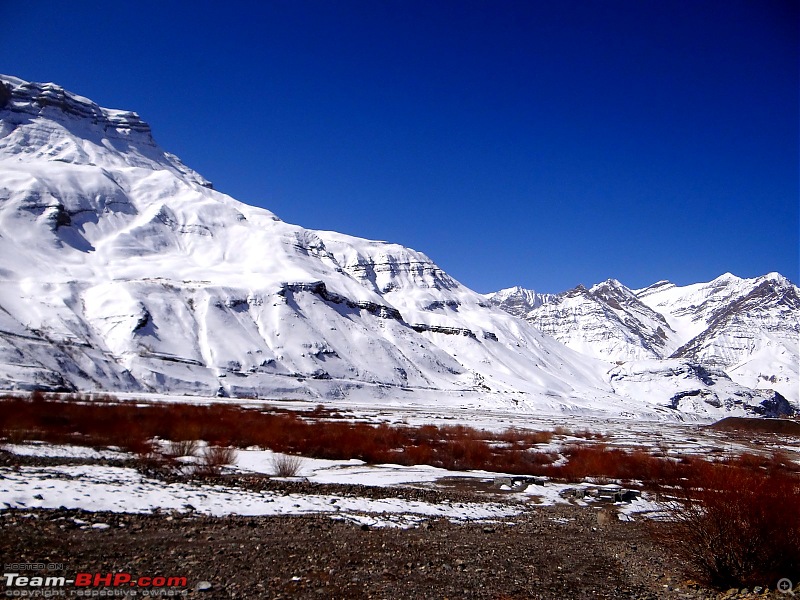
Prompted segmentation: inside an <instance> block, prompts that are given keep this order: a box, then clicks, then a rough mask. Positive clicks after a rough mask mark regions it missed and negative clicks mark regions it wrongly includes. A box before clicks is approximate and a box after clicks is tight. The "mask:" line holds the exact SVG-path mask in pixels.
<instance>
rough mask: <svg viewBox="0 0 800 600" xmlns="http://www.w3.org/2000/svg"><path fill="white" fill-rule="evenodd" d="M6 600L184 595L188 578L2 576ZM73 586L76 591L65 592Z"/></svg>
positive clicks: (82, 574)
mask: <svg viewBox="0 0 800 600" xmlns="http://www.w3.org/2000/svg"><path fill="white" fill-rule="evenodd" d="M3 579H4V580H5V581H4V583H5V585H6V591H5V594H4V595H5V596H7V597H29V598H30V597H40V598H49V597H58V596H65V597H66V596H84V597H86V596H89V597H99V596H105V597H109V596H111V597H114V596H126V597H137V596H143V597H144V596H183V595H185V594H187V593H188V590H187V589H186V585H187V583H186V577H163V576H161V575H157V576H155V577H148V576H143V577H134V576H133V575H131V574H130V573H125V572H119V573H77V574H76V575H75V577H74V578H70V579H67V578H66V577H65V576H63V575H50V574H48V575H46V576H42V575H31V574H26V573H3ZM68 586H74V589H64V588H67V587H68Z"/></svg>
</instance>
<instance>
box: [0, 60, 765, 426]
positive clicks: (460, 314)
mask: <svg viewBox="0 0 800 600" xmlns="http://www.w3.org/2000/svg"><path fill="white" fill-rule="evenodd" d="M0 82H2V86H1V87H0V106H1V107H2V108H0V256H3V259H4V260H3V263H2V265H0V387H2V388H6V389H8V388H11V389H32V388H43V389H52V390H109V391H118V392H119V391H127V392H158V393H170V394H200V395H220V396H238V397H242V396H245V397H256V396H258V397H281V398H286V397H291V398H302V399H312V400H314V401H329V400H330V401H332V400H336V399H340V398H351V399H357V400H364V401H369V400H373V399H375V400H377V399H388V400H390V401H392V402H402V403H419V402H435V403H436V404H437V405H441V404H443V403H450V404H452V405H455V406H464V407H474V406H487V407H492V408H513V409H514V410H538V411H547V412H569V411H580V412H584V413H592V414H603V415H608V414H623V413H624V414H630V415H638V416H649V417H652V418H683V417H686V416H687V415H688V416H690V415H689V413H686V414H684V413H683V412H681V411H682V409H681V408H680V406H679V407H678V408H675V407H674V406H672V404H673V403H672V401H671V400H670V398H672V396H673V395H674V394H672V395H670V396H669V397H665V399H664V401H663V402H661V403H655V404H654V403H652V402H649V401H647V400H643V398H644V397H645V396H646V394H645V393H644V392H643V391H642V389H644V388H642V389H639V388H637V387H636V385H634V384H631V385H628V386H627V387H625V389H624V390H622V387H620V386H619V385H618V383H612V381H611V379H610V376H609V366H610V365H609V364H608V363H607V362H604V361H600V360H596V359H595V358H592V357H589V356H585V355H582V354H580V353H577V352H574V351H573V350H571V349H569V348H567V347H566V346H564V345H563V344H561V343H559V342H558V341H556V340H555V339H553V338H551V337H549V336H547V335H544V334H542V333H541V332H540V331H539V330H538V329H537V328H536V327H534V326H532V325H531V324H530V323H527V322H525V321H522V320H520V319H517V318H515V317H514V316H512V315H509V314H508V313H506V312H504V311H502V310H500V309H499V308H497V307H495V306H492V305H491V303H490V302H489V301H488V300H487V298H485V297H483V296H481V295H479V294H477V293H475V292H473V291H472V290H469V289H467V288H465V287H464V286H462V285H461V284H460V283H459V282H458V281H456V280H455V279H453V278H452V277H450V276H449V275H448V274H447V273H445V272H444V271H442V270H441V269H440V268H439V267H438V266H437V265H436V264H435V263H434V262H433V261H431V260H430V258H428V257H427V256H425V255H424V254H422V253H420V252H417V251H415V250H412V249H409V248H404V247H401V246H398V245H395V244H387V243H383V242H375V241H370V240H364V239H360V238H355V237H351V236H346V235H342V234H338V233H333V232H323V231H311V230H307V229H304V228H302V227H299V226H295V225H290V224H287V223H284V222H283V221H281V220H280V219H279V218H278V217H276V216H275V215H274V214H272V213H271V212H269V211H267V210H264V209H260V208H254V207H251V206H247V205H244V204H242V203H240V202H237V201H236V200H234V199H233V198H230V197H229V196H226V195H224V194H221V193H219V192H217V191H215V190H213V189H211V187H210V184H208V182H207V181H206V180H205V179H203V178H202V177H201V176H200V175H198V174H197V173H195V172H194V171H192V170H191V169H189V168H188V167H186V166H185V165H183V163H181V161H180V160H178V159H177V158H176V157H174V156H173V155H171V154H169V153H168V152H165V151H164V150H163V149H161V148H160V147H159V146H158V144H157V143H156V142H155V141H154V139H153V136H152V134H151V132H150V128H149V126H147V124H146V123H144V122H143V121H142V120H141V119H140V118H139V117H138V116H137V115H136V114H135V113H130V112H126V111H113V110H109V109H105V108H101V107H99V106H97V105H96V104H94V103H93V102H91V101H90V100H87V99H86V98H82V97H80V96H77V95H74V94H71V93H69V92H67V91H65V90H63V89H61V88H60V87H58V86H56V85H53V84H33V83H28V82H24V81H22V80H19V79H16V78H13V77H8V76H0ZM588 292H591V301H592V302H594V303H599V302H601V301H602V302H603V303H604V306H608V307H610V308H609V310H611V311H612V312H613V313H614V314H615V315H617V317H618V319H619V321H620V322H621V323H624V322H625V320H626V319H629V318H632V317H631V315H638V316H637V318H638V319H640V320H642V321H643V320H645V316H646V315H649V313H647V311H645V310H644V309H642V308H641V307H640V306H638V305H636V304H635V302H634V299H632V298H631V297H629V295H628V294H627V292H624V290H623V291H616V290H613V289H610V288H609V289H598V290H589V291H588ZM579 295H580V294H579ZM542 301H544V300H542ZM535 303H536V300H534V304H535ZM598 305H599V304H598ZM615 306H616V307H617V308H615ZM539 308H541V307H539ZM614 311H617V312H614ZM609 314H611V313H609ZM647 318H650V319H651V320H652V322H653V323H652V325H655V324H656V323H657V325H658V326H654V327H651V329H652V333H650V330H649V329H648V333H647V335H646V336H644V337H647V339H649V340H651V341H650V342H648V343H650V345H651V346H653V347H656V345H657V343H658V339H659V338H658V335H659V334H658V332H657V329H658V327H659V326H660V327H661V328H662V330H663V331H664V332H665V335H666V337H667V339H668V340H669V336H670V333H669V329H668V328H667V327H664V324H663V323H662V322H660V321H658V319H657V318H656V317H652V316H648V317H647ZM648 326H650V324H648ZM625 343H628V342H627V341H626V342H625ZM629 345H632V342H631V343H630V344H629ZM664 347H665V348H666V347H667V342H665V346H664ZM662 379H663V378H662ZM666 379H667V380H670V381H669V383H665V382H664V381H663V380H660V383H658V384H657V385H659V386H661V387H664V386H668V387H669V389H670V390H671V389H672V388H673V387H674V386H673V382H672V380H671V379H670V378H669V377H666ZM615 381H616V380H615ZM726 385H727V384H726ZM623 387H624V386H623ZM678 387H679V388H680V386H678ZM617 389H620V390H622V391H620V392H618V391H617ZM637 389H639V391H637ZM720 389H722V388H720ZM725 389H726V391H725V392H724V393H723V394H722V396H723V397H721V398H720V403H719V406H717V407H716V408H714V407H713V406H712V405H710V404H709V405H707V406H709V407H711V408H710V409H709V410H711V412H713V411H717V413H719V414H720V415H721V414H731V413H733V414H748V413H753V412H757V411H758V410H761V409H762V408H763V402H764V398H762V397H761V396H759V395H758V394H754V393H753V392H752V390H746V389H745V388H742V387H741V386H736V384H733V383H732V382H731V384H730V386H728V387H726V388H725ZM678 391H686V390H684V389H683V388H680V390H678ZM720 393H721V392H720ZM734 393H736V394H740V395H739V396H736V397H737V398H744V400H742V402H741V403H740V404H735V403H729V404H726V402H727V400H729V399H731V398H732V396H731V394H734ZM748 394H749V395H748ZM712 409H713V410H712ZM703 415H704V416H705V413H703Z"/></svg>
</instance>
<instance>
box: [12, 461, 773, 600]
mask: <svg viewBox="0 0 800 600" xmlns="http://www.w3.org/2000/svg"><path fill="white" fill-rule="evenodd" d="M11 458H12V457H9V456H8V455H4V456H0V464H3V463H6V464H9V463H11V462H13V463H15V464H31V465H39V466H42V465H45V464H55V462H56V460H58V459H42V458H27V457H13V461H12V460H11ZM58 462H60V463H61V464H64V463H65V462H72V461H65V460H63V459H60V460H58ZM82 462H96V461H85V460H84V461H82ZM99 463H100V464H109V461H99ZM126 466H127V465H126ZM225 483H226V484H227V485H234V486H241V487H243V488H249V489H269V490H271V491H273V492H285V493H316V494H328V493H330V494H337V495H343V496H357V497H370V498H386V497H401V498H406V499H409V500H424V501H427V502H434V503H437V502H443V501H445V500H447V501H448V502H476V501H477V502H486V501H492V502H503V501H511V500H510V499H508V498H507V499H505V500H504V495H503V494H500V493H492V491H491V490H487V489H481V488H480V486H477V487H476V485H475V483H474V482H467V483H468V484H467V485H455V484H454V482H453V481H445V482H443V483H442V485H441V486H440V487H439V488H438V489H436V488H434V489H416V488H411V487H405V486H400V487H395V488H377V487H366V486H359V485H319V484H312V483H308V482H303V481H276V480H271V479H269V478H266V477H248V476H231V477H226V478H225ZM462 483H463V482H462ZM373 516H374V515H373ZM93 525H95V526H94V527H93ZM660 526H662V525H659V524H654V523H652V522H647V521H644V520H642V521H619V520H617V519H616V518H615V515H614V514H613V507H611V506H605V507H597V506H592V507H580V506H572V505H558V506H539V507H536V508H534V509H532V510H528V511H525V512H524V513H523V514H522V515H519V516H515V517H509V518H507V519H505V520H501V521H496V522H492V523H466V524H454V523H451V522H449V521H447V520H442V519H440V520H428V521H424V522H421V523H419V525H418V526H415V527H413V528H411V529H396V528H371V527H367V526H361V525H359V524H358V523H354V522H352V521H343V520H339V521H337V520H334V519H332V518H331V515H330V514H328V515H306V516H281V517H239V516H232V517H207V516H200V515H196V514H187V513H155V514H143V515H142V514H138V515H134V514H119V513H101V512H83V511H77V510H66V509H58V510H42V509H37V510H22V509H14V510H5V511H2V512H0V558H2V562H3V565H4V571H3V572H4V573H6V572H20V573H21V571H20V570H19V569H18V568H16V567H13V563H45V564H46V563H63V570H54V571H50V572H47V571H46V570H42V571H36V570H33V571H30V572H26V573H22V574H24V575H30V576H35V575H65V576H66V577H67V578H70V577H74V576H75V574H76V573H79V572H85V573H101V574H105V573H116V572H126V573H130V574H131V575H132V576H133V577H134V578H138V577H142V576H147V577H155V576H166V577H186V584H187V585H186V588H181V587H177V588H170V589H171V590H173V591H181V590H183V591H185V592H186V594H185V597H202V598H208V599H216V598H220V599H222V598H275V599H277V598H342V599H350V598H353V599H359V598H381V599H384V598H385V599H397V598H426V599H427V598H438V599H443V598H450V599H456V598H458V599H461V598H464V599H471V598H476V599H477V598H481V599H483V598H487V599H494V600H510V599H520V600H521V599H532V600H533V599H554V600H555V599H558V600H561V599H579V598H617V599H619V598H633V599H653V600H655V599H661V598H664V599H699V598H726V599H729V598H734V597H738V598H745V597H755V595H754V594H752V593H749V592H748V593H744V592H742V591H738V590H730V591H728V592H725V593H720V592H718V591H714V590H710V589H707V588H704V587H702V586H700V585H699V584H697V583H695V582H693V581H691V580H689V579H688V577H689V576H688V575H687V573H686V571H685V569H684V567H683V565H681V564H680V562H679V560H678V559H677V558H676V557H675V555H674V554H673V553H672V552H670V551H669V550H667V549H666V548H663V547H662V546H660V545H659V543H658V542H656V541H655V539H654V538H653V536H652V535H651V532H652V528H654V527H655V528H657V527H660ZM9 569H13V570H9ZM6 582H7V581H6V579H3V582H2V584H0V595H1V596H3V597H7V596H10V594H8V593H6V592H11V593H12V594H13V593H14V591H17V590H19V589H20V588H8V589H7V588H6V587H3V585H4V584H5V583H6ZM81 589H84V588H81ZM137 590H138V594H137V596H136V597H142V596H143V594H142V591H143V590H142V589H141V588H136V589H131V588H127V589H126V591H127V592H129V597H130V596H132V592H133V591H137ZM70 591H75V590H74V588H72V589H67V592H68V595H67V597H69V592H70ZM92 591H98V590H97V589H95V590H92ZM106 591H113V590H111V589H108V588H107V589H106ZM116 591H117V592H118V594H117V597H121V596H120V590H119V589H117V590H116ZM758 597H760V598H764V597H770V598H785V596H783V595H781V594H779V593H777V592H772V593H771V594H766V593H762V594H760V595H758Z"/></svg>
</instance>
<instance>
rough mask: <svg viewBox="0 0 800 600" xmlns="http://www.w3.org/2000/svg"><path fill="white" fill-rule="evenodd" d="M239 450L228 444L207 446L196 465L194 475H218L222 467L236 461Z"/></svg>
mask: <svg viewBox="0 0 800 600" xmlns="http://www.w3.org/2000/svg"><path fill="white" fill-rule="evenodd" d="M237 454H238V453H237V452H236V450H235V449H233V448H229V447H227V446H207V447H206V448H205V449H204V450H203V454H202V455H201V456H200V461H199V462H198V463H197V464H196V465H195V467H194V473H193V474H194V475H197V476H200V477H218V476H219V475H220V474H222V467H224V466H226V465H232V464H234V463H235V462H236V456H237Z"/></svg>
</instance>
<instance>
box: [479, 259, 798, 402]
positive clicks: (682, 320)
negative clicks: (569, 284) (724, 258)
mask: <svg viewBox="0 0 800 600" xmlns="http://www.w3.org/2000/svg"><path fill="white" fill-rule="evenodd" d="M513 289H514V290H516V291H515V293H514V294H513V295H514V296H516V298H510V297H509V294H508V293H507V291H505V290H504V291H503V292H497V293H496V294H489V295H488V296H487V298H488V299H489V301H490V302H492V303H494V304H497V305H498V306H500V307H501V308H504V309H506V310H509V308H508V307H509V306H523V305H524V302H525V298H528V297H530V294H531V292H529V291H527V290H524V289H522V288H513ZM536 297H537V298H541V299H542V300H541V301H540V302H539V303H538V304H537V305H536V306H531V308H530V309H529V310H527V311H525V312H524V313H523V314H521V315H520V313H519V311H516V310H509V312H511V313H512V314H516V315H518V316H522V317H523V318H524V319H526V320H527V321H528V322H530V323H531V324H533V325H535V326H536V327H537V328H538V329H540V330H541V331H543V332H544V333H547V334H549V335H551V336H553V337H554V338H556V339H557V340H559V341H561V342H563V343H564V344H565V345H567V346H568V347H570V348H572V349H573V350H577V351H578V352H581V353H583V354H586V355H588V356H594V357H596V358H600V359H602V358H605V359H607V360H613V361H618V362H626V361H636V360H643V359H684V360H689V361H691V362H692V363H695V364H701V365H704V367H706V368H708V369H710V370H712V371H716V372H720V371H722V372H724V373H726V374H727V375H728V376H729V377H730V378H732V379H733V380H734V381H736V382H737V383H739V384H741V385H744V386H747V387H751V388H761V389H773V390H776V391H778V392H780V393H781V394H782V395H783V396H785V397H786V398H790V399H793V400H796V399H797V398H798V379H800V373H798V364H800V352H798V344H800V290H799V289H798V287H797V286H795V285H794V284H792V283H791V282H790V281H789V280H788V279H786V278H785V277H783V276H782V275H780V274H778V273H769V274H768V275H765V276H763V277H757V278H753V279H741V278H739V277H736V276H734V275H731V274H730V273H726V274H725V275H722V276H720V277H718V278H717V279H715V280H713V281H711V282H708V283H698V284H694V285H688V286H682V287H679V286H676V285H674V284H672V283H670V282H668V281H659V282H658V283H655V284H653V285H651V286H649V287H647V288H644V289H641V290H630V289H628V288H627V287H625V286H624V285H622V284H621V283H619V282H618V281H616V280H613V279H612V280H608V281H605V282H603V283H601V284H598V285H595V286H594V287H592V288H591V289H589V290H587V289H586V288H584V287H583V286H578V287H577V288H575V289H573V290H569V291H567V292H564V293H562V294H556V295H550V296H547V295H542V294H537V295H536ZM525 306H527V305H525ZM647 370H648V371H649V372H650V371H652V364H650V366H649V367H648V369H647Z"/></svg>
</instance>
